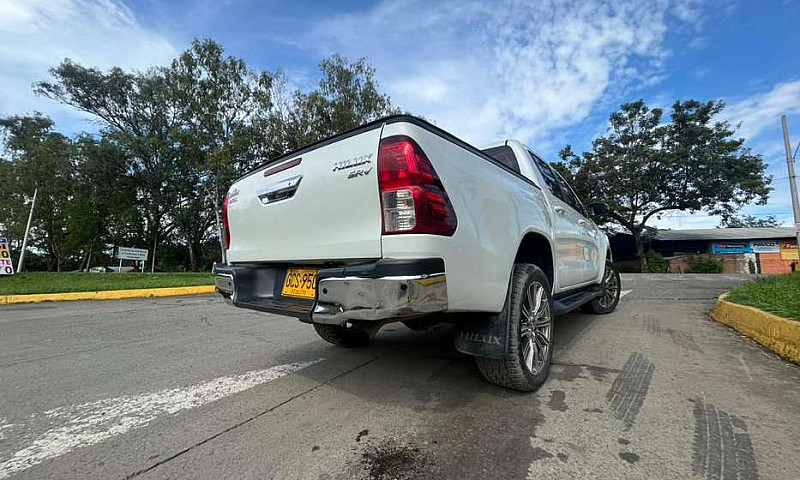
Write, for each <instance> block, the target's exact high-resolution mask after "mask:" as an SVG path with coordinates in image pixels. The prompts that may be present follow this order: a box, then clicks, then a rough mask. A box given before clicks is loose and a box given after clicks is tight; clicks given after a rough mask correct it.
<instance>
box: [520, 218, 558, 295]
mask: <svg viewBox="0 0 800 480" xmlns="http://www.w3.org/2000/svg"><path fill="white" fill-rule="evenodd" d="M514 263H532V264H534V265H536V266H537V267H539V268H541V269H542V271H543V272H544V274H545V275H546V276H547V280H548V281H549V282H550V288H555V285H556V283H555V281H556V278H555V276H556V271H555V256H554V252H553V244H552V243H551V242H550V239H549V238H547V236H545V235H544V234H542V233H540V232H536V231H530V232H528V233H526V234H525V236H524V237H522V240H521V241H520V244H519V247H518V248H517V254H516V256H515V257H514Z"/></svg>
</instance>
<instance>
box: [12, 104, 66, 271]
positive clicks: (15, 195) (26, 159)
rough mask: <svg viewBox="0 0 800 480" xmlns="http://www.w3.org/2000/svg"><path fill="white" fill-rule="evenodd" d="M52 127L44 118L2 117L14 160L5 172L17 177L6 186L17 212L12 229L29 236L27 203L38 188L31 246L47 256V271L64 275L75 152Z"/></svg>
mask: <svg viewBox="0 0 800 480" xmlns="http://www.w3.org/2000/svg"><path fill="white" fill-rule="evenodd" d="M53 126H54V123H53V121H52V120H51V119H50V118H48V117H45V116H42V115H40V114H35V115H32V116H12V117H6V118H2V119H0V128H2V129H3V130H4V131H5V135H4V138H5V150H6V152H7V154H8V156H9V157H10V161H11V164H10V165H6V166H5V167H4V168H3V169H2V172H0V174H2V175H8V176H10V177H11V179H12V181H11V182H10V183H8V184H6V185H7V187H8V188H9V189H10V190H11V191H10V192H9V194H8V197H10V200H11V202H12V204H13V205H15V206H14V207H13V208H15V209H16V211H15V212H11V214H12V218H14V219H15V223H16V227H15V228H13V229H12V231H13V233H16V234H17V235H22V234H24V228H25V226H24V225H25V224H24V223H23V222H25V220H26V215H25V213H24V210H25V208H24V207H22V204H23V203H28V202H29V201H30V199H31V198H32V197H33V193H34V190H36V189H38V191H39V193H38V197H37V201H36V202H37V203H36V215H35V216H34V219H35V222H34V223H33V226H32V233H31V242H30V244H31V245H35V246H36V247H38V248H40V249H41V250H42V251H44V252H45V254H46V256H47V266H48V270H55V271H61V268H62V266H63V264H64V257H65V253H66V252H65V250H64V244H65V242H66V240H67V222H68V216H67V204H68V203H69V200H70V198H71V194H72V183H71V179H72V163H71V162H72V159H71V153H72V152H71V145H70V141H69V139H67V138H66V137H65V136H64V135H62V134H60V133H57V132H55V131H53ZM28 208H29V207H28ZM23 219H25V220H23Z"/></svg>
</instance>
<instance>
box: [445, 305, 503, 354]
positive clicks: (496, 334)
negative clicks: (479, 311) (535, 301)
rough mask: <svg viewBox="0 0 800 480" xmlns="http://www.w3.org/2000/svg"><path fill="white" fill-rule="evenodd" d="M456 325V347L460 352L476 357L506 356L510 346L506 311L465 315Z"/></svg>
mask: <svg viewBox="0 0 800 480" xmlns="http://www.w3.org/2000/svg"><path fill="white" fill-rule="evenodd" d="M456 325H457V329H456V340H455V347H456V350H458V351H459V352H461V353H465V354H467V355H473V356H476V357H488V358H502V357H503V356H505V354H506V348H507V346H508V345H507V344H508V334H507V328H508V321H507V320H506V319H505V312H503V313H499V314H494V315H492V314H483V315H471V316H465V317H464V318H460V319H459V320H458V322H457V323H456Z"/></svg>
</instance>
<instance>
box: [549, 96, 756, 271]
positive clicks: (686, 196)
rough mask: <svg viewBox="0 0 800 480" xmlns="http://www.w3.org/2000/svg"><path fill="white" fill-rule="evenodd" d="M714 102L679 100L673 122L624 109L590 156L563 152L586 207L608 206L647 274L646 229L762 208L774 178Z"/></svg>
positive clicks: (565, 169) (641, 106) (633, 106)
mask: <svg viewBox="0 0 800 480" xmlns="http://www.w3.org/2000/svg"><path fill="white" fill-rule="evenodd" d="M724 107H725V104H724V103H722V102H717V101H709V102H705V103H703V102H699V101H697V100H688V101H685V102H681V101H676V102H675V103H674V104H673V105H672V114H671V121H670V122H669V123H666V124H664V123H662V115H663V112H662V110H661V109H658V108H653V109H651V108H649V107H647V105H645V103H644V102H643V101H641V100H639V101H636V102H632V103H626V104H624V105H622V106H621V108H620V110H619V111H618V112H616V113H613V114H612V115H611V117H610V126H609V129H608V132H607V133H606V135H604V136H601V137H599V138H597V139H595V140H594V142H593V143H592V150H591V151H588V152H585V153H583V154H582V155H577V154H576V153H574V152H573V151H572V148H571V147H570V146H569V145H567V146H566V147H565V148H564V149H563V150H562V151H561V159H562V160H563V161H564V164H563V165H559V166H558V168H559V170H560V171H561V172H562V173H564V174H566V175H567V176H568V177H570V178H569V180H571V184H572V185H573V186H574V187H575V189H576V191H577V193H578V195H579V196H580V197H581V198H582V199H583V200H584V201H590V200H595V199H599V200H604V201H606V202H608V204H609V206H610V208H611V211H610V213H609V215H608V217H607V219H608V221H609V222H611V223H613V224H614V225H617V226H619V227H622V228H624V229H625V230H627V231H628V232H630V234H631V235H632V236H633V240H634V245H635V249H636V256H637V259H638V260H639V263H640V267H641V269H642V270H644V266H645V256H644V253H645V249H644V239H643V234H644V232H645V230H646V228H647V222H648V221H650V219H652V218H653V217H658V216H659V215H661V214H663V213H665V212H668V211H690V212H694V211H706V212H708V213H709V214H723V213H732V212H735V211H737V210H738V209H739V208H740V207H741V206H743V205H746V204H749V203H752V202H756V203H758V204H764V203H766V201H767V197H768V195H769V192H770V187H769V183H770V181H771V178H769V177H767V176H765V174H764V172H765V170H766V165H765V163H764V162H763V160H762V158H761V156H760V155H756V154H753V153H752V152H751V151H750V149H748V148H746V147H745V146H744V139H742V138H735V137H734V134H735V128H734V127H733V126H732V125H731V124H730V123H728V122H726V121H719V120H717V119H718V115H719V114H720V112H722V110H723V108H724Z"/></svg>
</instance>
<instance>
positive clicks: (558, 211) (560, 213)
mask: <svg viewBox="0 0 800 480" xmlns="http://www.w3.org/2000/svg"><path fill="white" fill-rule="evenodd" d="M553 211H554V212H556V213H557V214H559V215H564V212H566V210H564V207H559V206H558V205H556V206H555V207H553Z"/></svg>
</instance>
